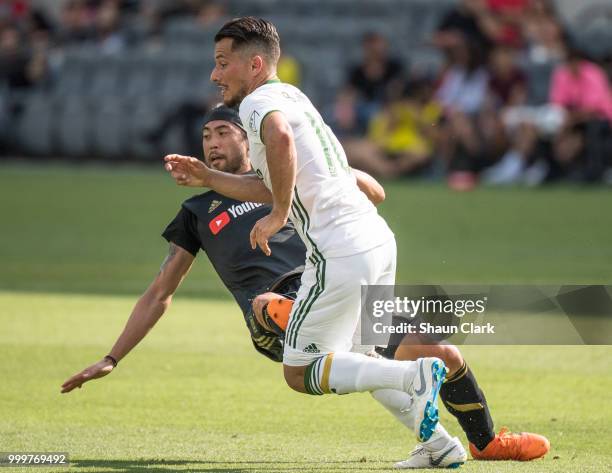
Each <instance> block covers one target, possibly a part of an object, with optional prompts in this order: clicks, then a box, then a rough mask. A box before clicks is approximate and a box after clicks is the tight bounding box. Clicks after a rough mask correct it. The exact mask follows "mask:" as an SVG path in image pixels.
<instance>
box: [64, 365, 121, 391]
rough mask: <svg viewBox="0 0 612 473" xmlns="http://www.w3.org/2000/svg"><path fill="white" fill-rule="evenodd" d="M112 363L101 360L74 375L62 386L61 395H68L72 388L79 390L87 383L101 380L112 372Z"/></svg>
mask: <svg viewBox="0 0 612 473" xmlns="http://www.w3.org/2000/svg"><path fill="white" fill-rule="evenodd" d="M113 368H114V367H113V363H112V362H111V361H110V360H101V361H98V362H97V363H95V364H93V365H91V366H90V367H89V368H85V369H84V370H83V371H81V372H80V373H77V374H75V375H74V376H73V377H71V378H69V379H68V380H66V381H65V382H64V384H62V393H69V392H70V391H72V390H73V389H74V388H80V387H81V386H83V384H84V383H86V382H87V381H91V380H92V379H97V378H102V377H104V376H106V375H107V374H109V373H110V372H111V371H113Z"/></svg>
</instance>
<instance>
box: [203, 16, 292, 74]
mask: <svg viewBox="0 0 612 473" xmlns="http://www.w3.org/2000/svg"><path fill="white" fill-rule="evenodd" d="M224 38H230V39H232V40H233V42H232V50H236V49H239V48H242V47H245V46H247V47H248V46H253V47H255V48H256V49H257V50H258V51H260V52H262V53H263V54H264V55H266V56H267V57H268V58H269V59H270V60H272V62H273V63H277V62H278V58H279V57H280V38H279V37H278V32H277V31H276V27H275V26H274V25H273V24H272V23H270V22H269V21H267V20H264V19H263V18H256V17H254V16H243V17H241V18H234V19H233V20H231V21H228V22H227V23H226V24H225V25H223V26H222V27H221V29H220V30H219V32H218V33H217V34H216V35H215V43H218V42H219V41H221V40H222V39H224Z"/></svg>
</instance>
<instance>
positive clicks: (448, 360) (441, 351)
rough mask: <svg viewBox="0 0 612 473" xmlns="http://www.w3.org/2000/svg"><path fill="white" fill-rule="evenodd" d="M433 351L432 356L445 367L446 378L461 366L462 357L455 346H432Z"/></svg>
mask: <svg viewBox="0 0 612 473" xmlns="http://www.w3.org/2000/svg"><path fill="white" fill-rule="evenodd" d="M432 347H435V351H434V353H433V354H432V356H437V357H438V358H440V359H441V360H442V361H444V364H445V365H446V368H447V369H448V376H451V375H453V374H454V373H455V372H457V370H459V368H461V366H462V365H463V356H462V355H461V352H460V351H459V348H457V347H456V346H455V345H432Z"/></svg>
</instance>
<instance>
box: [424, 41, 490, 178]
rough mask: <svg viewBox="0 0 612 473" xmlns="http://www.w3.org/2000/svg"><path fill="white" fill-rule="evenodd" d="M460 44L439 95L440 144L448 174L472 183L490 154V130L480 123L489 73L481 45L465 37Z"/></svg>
mask: <svg viewBox="0 0 612 473" xmlns="http://www.w3.org/2000/svg"><path fill="white" fill-rule="evenodd" d="M458 40H459V41H458V43H457V44H456V45H455V47H454V48H453V50H452V51H451V57H450V59H451V61H452V62H451V64H450V65H449V67H448V68H447V69H446V71H445V72H444V73H443V75H442V77H441V80H440V85H439V87H438V90H437V92H436V99H437V100H438V101H439V103H440V104H441V106H442V108H443V110H444V119H443V121H442V123H441V124H440V127H439V129H440V132H439V143H438V144H439V155H440V157H441V158H442V159H443V160H444V162H445V163H446V166H447V168H448V169H449V171H450V172H451V173H455V172H456V173H461V174H458V175H457V176H460V177H461V179H463V178H464V177H465V178H466V180H467V181H469V182H470V183H471V182H472V181H474V180H475V172H476V171H477V170H478V169H479V168H480V167H481V166H482V161H483V160H485V159H486V154H487V150H486V141H485V136H483V134H482V133H481V131H483V130H485V129H488V128H481V127H480V126H479V125H478V121H479V118H480V113H481V110H482V109H483V107H484V106H485V102H486V99H487V93H488V86H489V73H488V71H487V69H486V67H485V63H484V62H483V58H482V50H481V49H480V48H479V47H478V45H476V44H474V43H473V42H472V41H468V40H467V39H466V38H465V37H463V36H459V37H458ZM484 125H486V123H485V124H484ZM449 177H450V179H451V182H454V181H455V180H456V179H455V177H456V176H449Z"/></svg>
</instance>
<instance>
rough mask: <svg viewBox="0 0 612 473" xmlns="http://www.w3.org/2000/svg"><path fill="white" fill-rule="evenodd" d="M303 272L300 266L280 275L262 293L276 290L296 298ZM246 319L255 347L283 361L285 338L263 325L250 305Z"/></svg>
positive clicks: (265, 354) (293, 298) (288, 296)
mask: <svg viewBox="0 0 612 473" xmlns="http://www.w3.org/2000/svg"><path fill="white" fill-rule="evenodd" d="M303 272H304V267H303V266H300V267H298V268H296V269H294V270H293V271H290V272H288V273H285V274H283V275H282V276H279V277H278V278H277V279H275V280H274V281H273V282H272V283H271V284H270V285H269V286H268V287H266V288H265V289H264V290H262V291H261V293H260V294H263V293H264V292H274V293H276V294H279V295H281V296H284V297H287V298H289V299H292V300H295V298H296V296H297V292H298V289H299V288H300V284H301V278H302V273H303ZM244 319H245V322H246V324H247V328H248V329H249V332H250V334H251V341H252V342H253V346H254V347H255V349H256V350H257V351H258V352H259V353H261V354H262V355H264V356H266V357H268V358H270V359H271V360H272V361H276V362H281V361H283V343H284V342H283V338H282V337H279V336H278V335H277V334H275V333H274V332H270V331H269V330H266V329H265V328H264V327H262V326H261V324H260V323H259V322H258V321H257V317H255V313H254V312H253V308H252V307H250V308H249V310H248V311H247V313H246V314H245V315H244Z"/></svg>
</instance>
